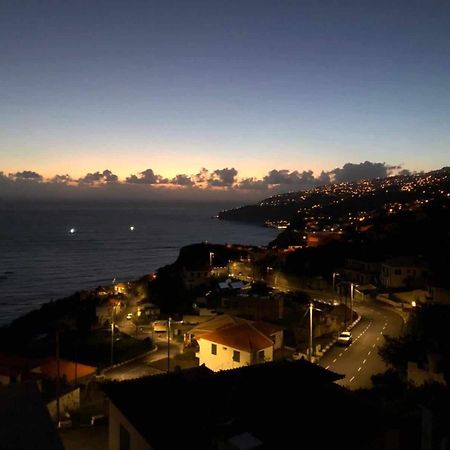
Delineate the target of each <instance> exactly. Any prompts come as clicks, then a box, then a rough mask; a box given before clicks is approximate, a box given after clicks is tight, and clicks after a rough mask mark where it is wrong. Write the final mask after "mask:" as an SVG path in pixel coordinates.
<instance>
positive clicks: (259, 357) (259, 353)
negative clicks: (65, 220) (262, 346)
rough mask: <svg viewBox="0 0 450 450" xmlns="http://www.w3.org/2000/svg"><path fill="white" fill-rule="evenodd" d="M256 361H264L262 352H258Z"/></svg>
mask: <svg viewBox="0 0 450 450" xmlns="http://www.w3.org/2000/svg"><path fill="white" fill-rule="evenodd" d="M258 361H264V350H261V351H260V352H258Z"/></svg>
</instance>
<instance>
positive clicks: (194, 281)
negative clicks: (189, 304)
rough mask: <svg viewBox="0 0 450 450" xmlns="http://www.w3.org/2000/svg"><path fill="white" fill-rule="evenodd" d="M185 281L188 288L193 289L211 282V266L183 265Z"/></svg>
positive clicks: (182, 272) (182, 273)
mask: <svg viewBox="0 0 450 450" xmlns="http://www.w3.org/2000/svg"><path fill="white" fill-rule="evenodd" d="M181 275H182V278H183V283H184V285H185V286H186V288H187V289H193V288H196V287H197V286H202V285H204V284H207V283H208V282H209V279H210V276H211V267H209V266H198V267H189V268H187V267H183V269H182V271H181Z"/></svg>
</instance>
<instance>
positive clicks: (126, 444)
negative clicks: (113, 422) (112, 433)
mask: <svg viewBox="0 0 450 450" xmlns="http://www.w3.org/2000/svg"><path fill="white" fill-rule="evenodd" d="M130 449H131V446H130V433H129V432H128V430H127V429H126V428H125V427H124V426H123V425H122V424H120V430H119V450H130Z"/></svg>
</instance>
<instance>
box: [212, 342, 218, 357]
mask: <svg viewBox="0 0 450 450" xmlns="http://www.w3.org/2000/svg"><path fill="white" fill-rule="evenodd" d="M211 354H212V355H217V345H216V344H211Z"/></svg>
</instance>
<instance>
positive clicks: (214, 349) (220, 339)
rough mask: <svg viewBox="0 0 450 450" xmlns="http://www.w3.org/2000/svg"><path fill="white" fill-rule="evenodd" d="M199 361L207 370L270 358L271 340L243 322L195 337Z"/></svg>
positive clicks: (228, 367)
mask: <svg viewBox="0 0 450 450" xmlns="http://www.w3.org/2000/svg"><path fill="white" fill-rule="evenodd" d="M197 342H198V345H199V351H198V352H197V357H198V358H199V364H200V365H202V364H205V366H206V367H208V368H209V369H211V370H213V371H215V372H217V371H219V370H226V369H235V368H237V367H242V366H248V365H251V364H257V363H261V362H266V361H272V360H273V350H274V346H275V343H274V341H273V340H272V339H271V338H270V337H268V336H266V335H265V334H264V333H263V332H262V331H260V330H258V329H257V328H256V327H255V326H254V325H252V324H251V323H250V322H247V321H245V322H244V321H243V322H241V323H239V324H236V325H232V326H229V327H226V328H223V329H220V330H217V331H213V332H210V333H205V334H202V335H201V336H200V337H197Z"/></svg>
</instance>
